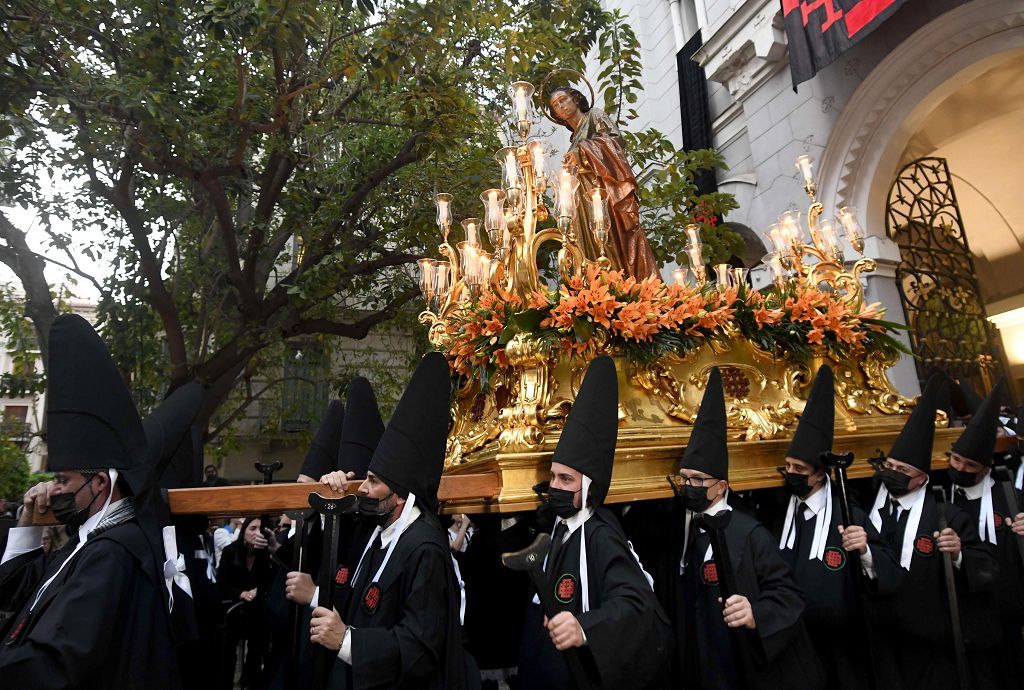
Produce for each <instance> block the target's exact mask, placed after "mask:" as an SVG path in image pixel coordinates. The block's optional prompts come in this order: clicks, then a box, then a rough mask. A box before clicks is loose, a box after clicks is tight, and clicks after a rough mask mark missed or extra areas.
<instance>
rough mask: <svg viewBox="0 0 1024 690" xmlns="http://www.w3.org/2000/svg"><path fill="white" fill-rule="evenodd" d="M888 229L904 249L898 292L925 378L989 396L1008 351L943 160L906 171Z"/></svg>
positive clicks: (894, 191) (893, 192)
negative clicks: (961, 381) (964, 381)
mask: <svg viewBox="0 0 1024 690" xmlns="http://www.w3.org/2000/svg"><path fill="white" fill-rule="evenodd" d="M885 229H886V234H887V235H888V237H889V238H890V239H892V240H893V241H895V242H896V243H897V245H898V246H899V249H900V258H901V260H900V262H899V264H897V266H896V285H897V287H898V288H899V292H900V297H901V299H902V300H903V310H904V313H905V314H906V317H907V326H908V328H909V331H910V341H911V346H912V347H913V350H914V354H915V355H916V356H917V360H915V365H916V366H917V372H918V378H919V379H920V380H921V381H922V382H923V381H925V380H926V379H927V378H928V377H929V376H930V375H931V374H932V373H934V372H936V371H942V372H945V373H947V374H950V375H952V376H954V377H956V378H969V379H972V380H973V381H974V385H975V388H978V389H981V390H987V389H990V388H991V387H992V385H993V384H994V383H995V381H996V379H997V378H998V375H999V374H1001V373H1002V369H1003V367H1002V361H1003V358H1002V352H1001V350H1000V347H999V341H998V337H997V335H996V333H995V331H994V328H993V326H992V324H991V323H990V322H989V321H988V319H987V317H988V315H987V314H986V311H985V304H984V302H983V299H982V296H981V289H980V287H979V285H978V279H977V270H976V268H975V261H974V256H973V254H972V253H971V249H970V245H969V242H968V239H967V233H966V232H965V231H964V221H963V217H962V215H961V213H960V206H959V204H958V203H957V196H956V190H955V188H954V185H953V180H952V179H951V176H950V171H949V165H948V164H947V161H946V160H945V159H944V158H919V159H917V160H915V161H911V162H910V163H908V164H907V165H906V166H905V167H904V168H903V169H902V170H901V171H900V172H899V174H898V175H897V176H896V179H895V181H894V182H893V184H892V187H891V188H890V190H889V201H888V206H887V208H886V220H885Z"/></svg>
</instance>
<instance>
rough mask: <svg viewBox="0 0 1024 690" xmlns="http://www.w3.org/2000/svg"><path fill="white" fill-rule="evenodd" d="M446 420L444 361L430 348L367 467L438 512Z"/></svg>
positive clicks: (448, 404)
mask: <svg viewBox="0 0 1024 690" xmlns="http://www.w3.org/2000/svg"><path fill="white" fill-rule="evenodd" d="M450 418H451V376H450V373H449V369H448V361H447V360H446V359H445V358H444V355H442V354H441V353H440V352H431V353H429V354H428V355H427V356H426V357H424V358H423V360H422V361H420V364H419V366H418V367H416V371H415V372H413V375H412V379H410V381H409V385H407V386H406V387H405V391H404V392H403V393H402V398H401V400H399V401H398V406H397V407H396V408H395V413H394V414H393V415H391V420H390V421H389V422H388V425H387V428H385V429H384V434H383V435H382V436H381V438H380V442H379V443H378V444H377V448H376V450H374V452H373V457H372V458H371V459H370V466H369V468H368V470H369V471H370V472H373V473H374V474H375V475H377V476H378V477H380V478H381V479H382V480H383V481H384V482H385V483H386V484H387V485H388V486H389V487H391V490H392V491H394V492H395V493H397V494H398V495H399V496H402V497H403V498H406V497H408V495H409V494H410V493H412V494H415V496H416V498H417V502H418V503H420V505H422V506H424V507H425V508H426V509H427V510H430V511H434V512H436V511H437V490H438V487H439V486H440V484H441V471H442V470H443V469H444V453H445V444H446V442H447V439H448V424H449V420H450Z"/></svg>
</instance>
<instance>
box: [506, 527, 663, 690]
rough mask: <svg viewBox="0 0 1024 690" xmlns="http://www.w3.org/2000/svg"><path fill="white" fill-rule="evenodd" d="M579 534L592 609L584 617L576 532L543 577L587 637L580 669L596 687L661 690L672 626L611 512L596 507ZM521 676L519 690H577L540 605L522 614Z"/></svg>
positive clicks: (577, 535) (531, 606)
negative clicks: (583, 544)
mask: <svg viewBox="0 0 1024 690" xmlns="http://www.w3.org/2000/svg"><path fill="white" fill-rule="evenodd" d="M582 531H583V532H585V534H586V540H587V570H588V573H589V576H588V587H589V595H590V610H589V611H587V612H586V613H584V612H583V602H582V595H583V592H582V585H581V582H580V562H579V556H580V532H581V529H579V528H578V529H576V530H575V531H574V532H573V533H572V534H571V535H569V538H568V539H567V540H566V541H565V542H564V543H563V544H562V545H561V546H560V547H559V548H558V550H557V554H556V557H555V560H554V562H551V558H550V556H549V558H548V561H549V562H548V564H547V567H546V573H547V574H548V579H549V585H550V586H551V587H552V590H553V591H554V593H555V599H556V601H558V602H559V603H560V605H561V607H562V610H564V611H569V612H571V613H572V614H573V615H574V616H576V618H577V619H578V620H579V622H580V626H581V627H582V628H583V632H584V634H585V635H586V638H587V644H586V646H584V647H582V648H581V650H582V651H581V656H582V657H583V659H584V666H586V667H587V669H588V673H590V674H591V675H592V679H593V680H595V681H596V684H597V685H599V686H600V687H605V688H617V687H625V686H627V685H628V686H629V687H632V688H636V689H637V690H641V689H642V688H655V687H663V686H664V684H665V680H666V675H667V672H668V670H669V667H670V665H671V652H672V632H671V627H670V623H669V620H668V617H667V616H666V615H665V612H664V610H662V608H661V606H660V605H659V604H658V600H657V598H656V597H655V596H654V592H653V590H652V589H651V585H650V584H649V583H648V582H647V579H646V578H645V577H644V573H643V570H641V568H640V565H639V564H638V563H637V561H636V559H635V558H634V556H633V554H632V553H631V552H630V549H629V546H628V545H627V543H626V537H625V534H624V533H623V531H622V527H621V526H620V525H619V523H618V521H617V520H616V518H615V516H614V515H612V514H611V513H610V512H608V511H607V510H605V509H604V508H598V509H596V510H595V511H594V514H593V515H592V516H591V517H590V518H589V519H588V520H587V521H586V522H585V523H584V528H583V529H582ZM553 548H554V547H553ZM531 593H532V592H531ZM627 631H628V633H627ZM519 678H520V681H521V683H522V686H523V687H524V688H535V689H537V690H543V689H548V688H550V689H552V690H555V689H559V690H561V689H563V688H572V687H575V684H574V683H573V682H572V680H571V676H570V675H569V670H568V666H567V665H566V663H565V660H564V656H563V654H562V653H561V652H559V651H558V650H556V649H555V646H554V645H553V644H552V642H551V638H550V637H549V635H548V632H547V630H546V629H545V628H544V626H543V614H542V612H541V610H540V605H539V604H533V603H530V604H529V607H528V609H527V615H526V622H525V627H524V631H523V643H522V648H521V652H520V660H519Z"/></svg>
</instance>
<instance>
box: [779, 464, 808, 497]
mask: <svg viewBox="0 0 1024 690" xmlns="http://www.w3.org/2000/svg"><path fill="white" fill-rule="evenodd" d="M779 474H781V475H782V478H783V479H784V480H785V481H786V490H787V491H789V493H791V494H793V495H794V496H796V497H797V498H804V497H806V496H807V495H808V494H810V493H811V487H810V485H809V484H808V483H807V482H808V480H809V479H810V477H808V476H807V475H806V474H796V473H795V472H786V471H785V470H783V469H782V468H781V467H780V468H779Z"/></svg>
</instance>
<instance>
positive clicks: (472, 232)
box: [462, 218, 480, 247]
mask: <svg viewBox="0 0 1024 690" xmlns="http://www.w3.org/2000/svg"><path fill="white" fill-rule="evenodd" d="M462 228H463V229H464V230H465V231H466V241H467V242H469V243H470V244H471V245H473V246H474V247H476V246H477V245H479V244H480V232H479V230H480V219H478V218H466V219H465V220H464V221H462Z"/></svg>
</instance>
